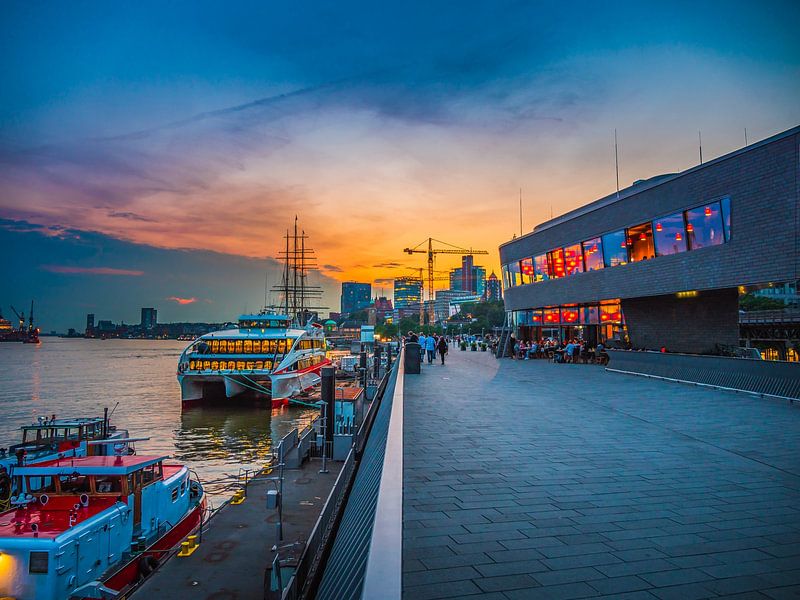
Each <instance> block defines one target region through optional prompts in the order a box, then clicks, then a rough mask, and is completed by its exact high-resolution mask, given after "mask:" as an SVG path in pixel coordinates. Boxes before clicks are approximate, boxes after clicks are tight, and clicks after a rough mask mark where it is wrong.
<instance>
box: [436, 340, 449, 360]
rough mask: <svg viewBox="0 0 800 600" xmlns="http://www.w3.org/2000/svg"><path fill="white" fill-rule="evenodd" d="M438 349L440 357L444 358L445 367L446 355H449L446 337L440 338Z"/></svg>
mask: <svg viewBox="0 0 800 600" xmlns="http://www.w3.org/2000/svg"><path fill="white" fill-rule="evenodd" d="M436 349H437V350H438V351H439V356H440V357H441V358H442V365H444V355H445V354H447V340H446V339H445V337H444V336H442V337H440V338H439V342H438V343H437V344H436Z"/></svg>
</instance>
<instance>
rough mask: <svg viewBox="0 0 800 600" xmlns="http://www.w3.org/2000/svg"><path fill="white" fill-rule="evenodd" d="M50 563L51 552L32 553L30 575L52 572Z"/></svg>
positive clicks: (29, 563) (29, 567)
mask: <svg viewBox="0 0 800 600" xmlns="http://www.w3.org/2000/svg"><path fill="white" fill-rule="evenodd" d="M49 561H50V553H49V552H41V551H35V552H31V554H30V560H29V561H28V573H47V572H48V571H49V570H50V565H49Z"/></svg>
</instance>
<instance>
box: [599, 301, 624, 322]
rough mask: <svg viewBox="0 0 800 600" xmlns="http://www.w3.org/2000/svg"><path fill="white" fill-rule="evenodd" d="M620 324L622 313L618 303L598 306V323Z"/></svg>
mask: <svg viewBox="0 0 800 600" xmlns="http://www.w3.org/2000/svg"><path fill="white" fill-rule="evenodd" d="M621 322H622V311H621V309H620V305H619V302H614V303H606V304H601V305H600V323H601V324H603V325H605V324H607V323H608V324H611V323H621Z"/></svg>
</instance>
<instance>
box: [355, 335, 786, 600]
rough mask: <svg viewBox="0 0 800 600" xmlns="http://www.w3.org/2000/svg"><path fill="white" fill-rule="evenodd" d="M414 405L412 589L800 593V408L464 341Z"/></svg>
mask: <svg viewBox="0 0 800 600" xmlns="http://www.w3.org/2000/svg"><path fill="white" fill-rule="evenodd" d="M403 415H404V417H403V418H404V424H403V432H404V433H403V440H404V443H403V461H404V462H403V480H404V486H403V494H404V497H403V514H402V537H403V550H402V566H403V575H402V597H403V598H406V599H408V600H434V599H439V598H465V597H469V598H471V597H476V598H477V597H481V598H491V599H492V600H500V599H504V600H523V599H524V600H535V599H538V598H542V599H547V600H558V599H564V600H567V599H573V598H615V599H617V600H633V599H640V598H641V599H648V600H653V599H661V600H670V599H676V600H677V599H682V600H689V599H698V598H718V597H725V598H734V597H735V598H775V599H777V598H797V597H800V406H798V404H797V403H794V404H791V403H789V402H787V401H780V400H774V399H766V398H759V397H757V396H753V395H749V394H743V393H734V392H726V391H719V390H714V389H710V388H707V387H697V386H691V385H685V384H680V383H670V382H666V381H660V380H654V379H646V378H642V377H635V376H630V375H621V374H618V373H611V372H607V371H605V369H603V368H602V367H600V366H597V365H580V364H578V365H573V364H566V365H564V364H553V363H550V362H547V361H544V360H530V361H521V360H520V361H513V360H509V359H503V360H497V359H495V358H494V357H493V356H492V355H491V354H490V353H482V352H477V353H476V352H469V351H468V352H460V351H455V352H453V351H451V352H450V354H449V355H448V363H447V365H446V366H444V367H442V366H439V365H435V364H434V365H430V366H429V365H424V366H423V367H422V373H421V374H420V375H407V376H406V377H405V381H404V411H403ZM371 552H380V549H379V548H373V549H371Z"/></svg>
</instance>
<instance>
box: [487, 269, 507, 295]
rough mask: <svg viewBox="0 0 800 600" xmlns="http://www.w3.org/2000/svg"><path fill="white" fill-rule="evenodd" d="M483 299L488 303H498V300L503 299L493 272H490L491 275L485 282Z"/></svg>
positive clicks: (501, 290)
mask: <svg viewBox="0 0 800 600" xmlns="http://www.w3.org/2000/svg"><path fill="white" fill-rule="evenodd" d="M485 298H486V299H487V300H488V301H490V302H500V300H502V299H503V289H502V287H501V286H500V280H499V279H498V278H497V275H495V274H494V271H492V274H491V275H489V278H488V279H487V280H486V294H485Z"/></svg>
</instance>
